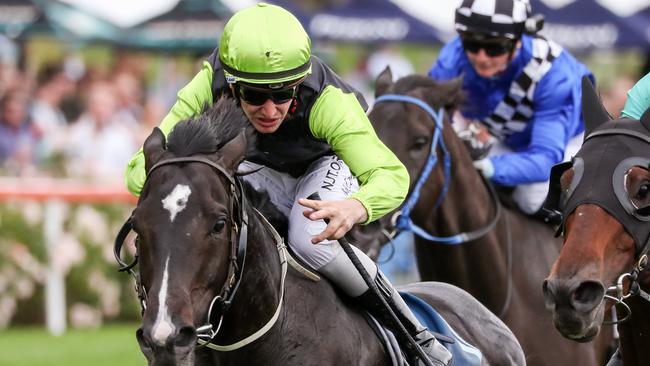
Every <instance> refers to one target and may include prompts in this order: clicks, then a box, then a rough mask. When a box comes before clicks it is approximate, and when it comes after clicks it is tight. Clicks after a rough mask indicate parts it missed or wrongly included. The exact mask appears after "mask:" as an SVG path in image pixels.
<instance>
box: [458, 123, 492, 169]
mask: <svg viewBox="0 0 650 366" xmlns="http://www.w3.org/2000/svg"><path fill="white" fill-rule="evenodd" d="M457 135H458V137H460V139H461V140H462V141H463V143H464V144H465V147H466V148H467V151H469V154H470V156H471V157H472V160H479V159H483V158H484V157H486V156H487V154H488V153H489V152H490V149H491V148H492V145H494V143H495V142H496V139H495V138H494V136H492V135H491V134H490V132H489V131H488V129H487V128H486V127H485V126H483V125H482V124H481V123H479V122H476V121H472V122H469V123H468V124H467V125H466V127H465V128H464V129H462V130H461V131H458V132H457Z"/></svg>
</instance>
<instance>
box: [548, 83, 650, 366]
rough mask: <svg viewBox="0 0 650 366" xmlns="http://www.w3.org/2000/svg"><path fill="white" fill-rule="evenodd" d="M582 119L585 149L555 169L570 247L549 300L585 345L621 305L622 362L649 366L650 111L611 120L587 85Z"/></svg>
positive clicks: (555, 271) (568, 331)
mask: <svg viewBox="0 0 650 366" xmlns="http://www.w3.org/2000/svg"><path fill="white" fill-rule="evenodd" d="M583 115H584V116H585V124H586V125H587V126H586V132H585V137H586V138H585V142H584V144H583V145H582V148H581V149H580V151H579V152H578V153H577V154H576V156H575V158H574V159H573V161H572V162H571V163H565V164H561V165H558V166H556V167H555V168H553V170H554V173H555V174H553V175H552V179H551V188H552V189H551V193H552V194H550V195H549V199H547V203H546V204H547V206H549V208H553V209H557V210H559V211H561V212H563V216H564V217H565V221H564V223H563V225H562V229H563V233H564V247H563V248H562V252H561V253H560V256H559V257H558V259H557V261H556V262H555V264H554V265H553V268H552V271H551V272H550V275H549V277H548V279H547V280H546V281H545V282H544V296H545V298H546V303H547V307H548V309H549V310H550V311H551V312H552V313H553V320H554V323H555V326H556V328H557V329H558V331H559V332H560V333H562V335H564V336H565V337H567V338H569V339H572V340H575V341H579V342H587V341H590V340H591V339H593V338H594V337H595V336H596V335H597V334H598V332H599V331H600V329H601V327H602V325H603V319H604V317H605V315H606V314H607V313H608V312H609V310H610V307H611V306H613V305H616V308H617V310H618V320H619V321H620V323H619V324H618V330H619V332H620V355H621V357H622V361H623V364H624V365H625V366H637V365H638V366H640V365H648V364H650V295H648V292H649V291H650V271H648V266H649V264H648V251H649V250H650V112H645V114H644V115H643V116H642V118H641V121H637V120H633V119H629V118H620V119H613V120H612V119H611V118H610V117H609V115H608V114H607V112H606V111H605V109H604V108H603V107H602V105H601V104H600V102H599V101H598V97H597V95H596V93H595V90H594V89H593V86H592V85H591V83H590V82H589V81H588V80H583ZM606 299H610V300H609V301H608V300H606Z"/></svg>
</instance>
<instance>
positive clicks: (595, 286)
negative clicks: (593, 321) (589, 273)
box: [571, 281, 605, 312]
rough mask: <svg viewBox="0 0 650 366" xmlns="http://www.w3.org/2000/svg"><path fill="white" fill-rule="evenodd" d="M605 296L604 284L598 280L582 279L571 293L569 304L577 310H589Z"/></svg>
mask: <svg viewBox="0 0 650 366" xmlns="http://www.w3.org/2000/svg"><path fill="white" fill-rule="evenodd" d="M604 296H605V286H603V284H602V283H600V282H598V281H583V282H581V283H580V284H579V285H578V286H577V287H576V289H575V290H574V291H573V293H572V294H571V304H572V305H573V307H574V308H575V309H576V310H578V311H583V312H589V311H592V310H593V309H594V308H596V307H597V306H598V305H599V304H600V303H601V302H602V301H603V298H604Z"/></svg>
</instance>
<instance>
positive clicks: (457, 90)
mask: <svg viewBox="0 0 650 366" xmlns="http://www.w3.org/2000/svg"><path fill="white" fill-rule="evenodd" d="M443 85H444V87H445V89H444V90H445V95H447V99H446V100H445V109H446V110H449V111H451V110H456V109H457V108H458V106H460V105H461V104H462V103H463V99H465V94H464V93H463V75H460V76H459V77H457V78H455V79H451V80H449V81H448V82H446V83H444V84H443Z"/></svg>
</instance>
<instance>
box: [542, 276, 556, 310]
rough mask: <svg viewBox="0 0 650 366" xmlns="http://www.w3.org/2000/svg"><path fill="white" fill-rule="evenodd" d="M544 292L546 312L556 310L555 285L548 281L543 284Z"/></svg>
mask: <svg viewBox="0 0 650 366" xmlns="http://www.w3.org/2000/svg"><path fill="white" fill-rule="evenodd" d="M542 292H543V294H544V306H545V307H546V310H548V311H553V310H555V290H554V287H553V284H552V283H551V281H549V280H548V279H546V280H544V282H543V283H542Z"/></svg>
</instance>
